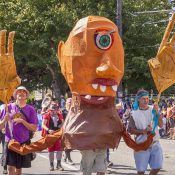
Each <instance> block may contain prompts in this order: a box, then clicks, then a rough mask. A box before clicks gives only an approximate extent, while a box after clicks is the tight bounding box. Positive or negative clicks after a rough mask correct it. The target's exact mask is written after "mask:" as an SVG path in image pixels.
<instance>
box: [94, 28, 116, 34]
mask: <svg viewBox="0 0 175 175" xmlns="http://www.w3.org/2000/svg"><path fill="white" fill-rule="evenodd" d="M116 31H117V30H115V29H114V30H107V31H96V32H95V34H99V33H103V34H111V33H114V32H116Z"/></svg>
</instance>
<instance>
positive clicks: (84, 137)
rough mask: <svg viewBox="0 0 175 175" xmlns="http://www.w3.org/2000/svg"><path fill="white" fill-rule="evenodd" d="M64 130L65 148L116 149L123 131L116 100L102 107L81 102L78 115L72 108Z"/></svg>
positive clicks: (101, 105) (112, 99)
mask: <svg viewBox="0 0 175 175" xmlns="http://www.w3.org/2000/svg"><path fill="white" fill-rule="evenodd" d="M63 128H64V132H63V138H62V145H63V147H64V148H66V149H79V150H83V149H97V148H115V147H116V146H118V144H119V142H120V139H121V135H122V131H123V125H122V123H121V120H120V118H119V116H118V114H117V111H116V109H115V105H114V98H110V99H108V101H107V102H106V103H105V104H100V105H92V104H86V103H83V102H81V104H80V109H79V111H78V112H77V114H76V112H74V109H73V107H72V108H71V110H70V111H69V113H68V116H67V118H66V121H65V123H64V126H63Z"/></svg>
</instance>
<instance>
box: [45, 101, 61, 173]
mask: <svg viewBox="0 0 175 175" xmlns="http://www.w3.org/2000/svg"><path fill="white" fill-rule="evenodd" d="M62 124H63V116H62V114H61V111H60V110H59V105H58V102H57V101H56V100H54V99H53V100H52V102H51V104H50V107H49V109H48V110H47V112H46V113H45V114H44V116H43V122H42V128H43V130H42V136H43V137H45V136H46V135H47V134H52V132H54V131H56V130H58V129H60V128H61V127H62ZM48 152H49V161H50V171H54V152H56V159H57V165H56V169H58V170H60V171H63V170H64V169H63V168H62V166H61V157H62V151H61V140H60V139H58V140H57V141H56V142H55V143H54V145H53V146H52V147H49V148H48Z"/></svg>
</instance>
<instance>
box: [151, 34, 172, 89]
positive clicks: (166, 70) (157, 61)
mask: <svg viewBox="0 0 175 175" xmlns="http://www.w3.org/2000/svg"><path fill="white" fill-rule="evenodd" d="M148 64H149V66H150V69H151V73H152V76H153V79H154V82H155V84H156V87H157V89H158V91H159V92H162V91H164V90H165V89H167V88H168V87H169V86H171V85H172V84H174V83H175V34H174V35H173V36H172V38H171V40H170V42H167V43H166V44H165V45H164V46H163V48H162V49H161V50H160V51H159V53H158V54H157V57H156V58H152V59H150V60H149V61H148Z"/></svg>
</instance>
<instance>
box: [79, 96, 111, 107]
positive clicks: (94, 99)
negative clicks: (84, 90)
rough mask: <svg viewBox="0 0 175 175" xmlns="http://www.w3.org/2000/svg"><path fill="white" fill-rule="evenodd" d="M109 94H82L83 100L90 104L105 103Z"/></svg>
mask: <svg viewBox="0 0 175 175" xmlns="http://www.w3.org/2000/svg"><path fill="white" fill-rule="evenodd" d="M109 98H110V97H109V96H90V95H84V96H83V95H81V100H82V101H83V102H85V103H88V104H97V105H98V104H104V103H105V102H107V100H108V99H109Z"/></svg>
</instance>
